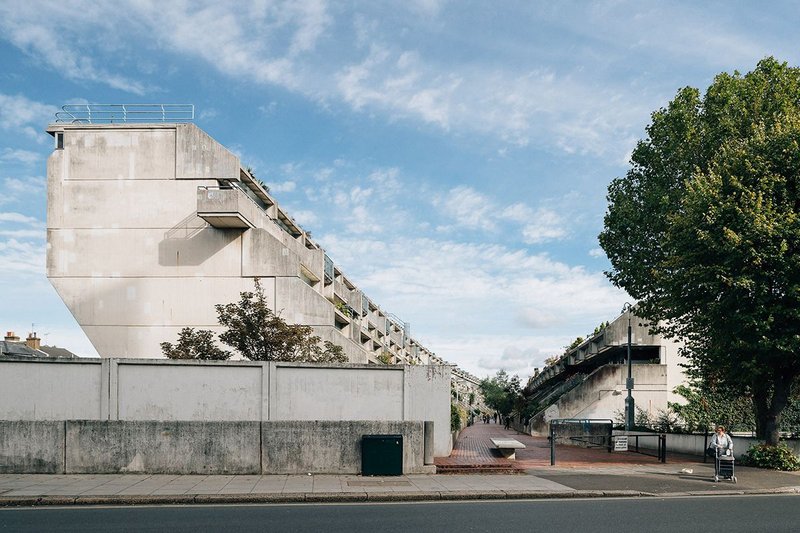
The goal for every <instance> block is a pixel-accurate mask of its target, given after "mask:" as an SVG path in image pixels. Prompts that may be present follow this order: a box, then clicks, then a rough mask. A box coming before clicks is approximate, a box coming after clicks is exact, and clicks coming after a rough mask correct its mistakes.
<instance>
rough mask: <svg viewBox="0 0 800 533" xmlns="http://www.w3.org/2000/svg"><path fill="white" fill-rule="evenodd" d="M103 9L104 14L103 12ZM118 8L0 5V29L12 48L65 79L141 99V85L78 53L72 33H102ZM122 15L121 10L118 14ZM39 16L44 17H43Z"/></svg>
mask: <svg viewBox="0 0 800 533" xmlns="http://www.w3.org/2000/svg"><path fill="white" fill-rule="evenodd" d="M106 9H107V10H106ZM115 11H119V10H118V8H116V7H113V6H107V7H106V8H105V9H104V7H103V6H101V5H99V4H94V3H89V2H86V3H83V4H82V5H80V6H72V5H65V4H62V3H60V2H39V3H36V4H25V3H17V2H13V3H0V29H1V30H2V33H3V35H4V36H5V38H6V39H8V40H9V41H10V42H11V43H12V44H14V45H15V46H17V47H18V48H20V49H21V50H23V51H25V52H27V53H28V54H30V55H32V56H34V57H36V58H37V59H39V60H40V61H42V62H43V63H45V64H47V65H48V66H49V67H50V68H52V69H53V70H55V71H57V72H58V73H60V74H61V75H62V76H64V77H65V78H67V79H71V80H86V81H92V82H96V83H102V84H105V85H108V86H109V87H112V88H115V89H120V90H123V91H127V92H131V93H134V94H138V95H142V94H144V93H145V87H144V85H143V84H141V83H139V82H137V81H134V80H132V79H130V78H127V77H126V76H122V75H119V74H115V73H113V72H110V71H107V70H105V69H103V68H100V67H97V66H96V64H95V61H94V59H93V58H92V57H91V54H90V53H84V52H81V51H80V50H79V49H78V48H79V43H80V41H81V40H82V39H80V38H79V37H80V36H79V35H78V36H76V38H75V39H74V40H73V39H70V38H69V37H71V36H75V34H76V32H80V31H81V30H82V29H85V28H87V27H92V28H93V31H95V32H102V30H103V29H106V28H108V25H109V24H111V25H112V26H113V25H114V20H115V19H117V20H118V17H120V15H121V13H115ZM122 11H125V10H122ZM42 13H47V16H46V17H43V16H42Z"/></svg>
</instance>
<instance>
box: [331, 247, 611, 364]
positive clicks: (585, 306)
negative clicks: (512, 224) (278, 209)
mask: <svg viewBox="0 0 800 533" xmlns="http://www.w3.org/2000/svg"><path fill="white" fill-rule="evenodd" d="M319 241H320V243H321V244H322V245H323V246H324V247H325V248H326V250H327V251H328V253H329V254H330V255H331V257H333V258H334V260H335V261H336V262H337V263H338V264H340V265H341V266H342V268H343V270H344V271H345V272H347V274H348V277H349V278H350V280H351V281H353V282H354V283H356V284H357V285H358V286H359V287H360V288H362V289H363V290H365V291H366V293H367V295H368V296H370V298H373V299H374V301H375V302H376V303H378V304H379V305H381V306H382V308H383V309H384V310H386V311H389V312H393V313H395V314H397V315H399V316H401V317H402V318H403V320H406V321H409V322H411V324H412V332H414V333H413V334H414V335H415V336H419V338H420V340H421V341H422V342H423V343H424V344H425V345H426V346H429V347H430V348H431V349H433V350H435V351H436V352H437V354H438V355H440V356H442V357H444V358H445V359H449V360H453V361H458V364H459V366H462V368H467V369H468V370H470V371H474V372H478V371H479V368H485V365H484V366H481V365H480V364H479V361H480V360H486V361H489V360H495V359H497V358H499V357H500V356H501V355H502V354H503V351H504V350H505V349H506V348H507V347H509V346H521V347H526V349H527V348H528V347H531V346H539V347H540V348H541V349H542V350H543V352H542V353H545V352H548V353H549V351H552V350H557V349H559V348H560V347H562V346H564V345H565V344H566V343H568V342H569V341H570V340H571V339H573V338H575V336H577V335H583V334H585V333H586V331H575V330H574V325H575V324H584V326H583V327H584V328H585V329H586V330H587V331H588V330H590V329H591V328H593V327H594V326H595V325H596V324H597V323H598V322H600V321H601V320H605V319H609V318H610V317H613V316H615V313H617V311H618V310H619V308H620V306H621V305H622V303H623V302H624V301H625V295H624V293H622V291H619V290H617V289H615V288H613V287H612V286H610V285H609V283H608V282H607V281H606V279H605V277H604V276H603V275H602V274H601V273H599V272H588V271H586V270H585V269H583V268H580V267H571V266H569V265H567V264H565V263H562V262H558V261H554V260H552V259H550V258H549V257H548V256H547V255H544V254H530V253H528V252H526V251H524V250H516V249H511V248H507V247H504V246H499V245H495V244H480V243H456V242H453V241H450V240H437V239H431V238H408V237H402V236H395V237H392V238H386V237H384V238H381V239H369V238H360V237H358V236H345V235H341V234H329V233H325V234H322V235H320V236H319ZM364 257H369V262H365V261H363V258H364ZM471 332H482V339H483V341H482V343H481V344H475V343H472V342H471V341H469V342H468V341H464V342H458V339H459V338H461V339H470V338H471ZM486 332H491V333H486ZM476 334H477V333H476ZM541 359H542V360H543V357H541ZM537 362H538V363H540V361H533V362H532V363H531V364H532V365H533V366H541V364H536V363H537Z"/></svg>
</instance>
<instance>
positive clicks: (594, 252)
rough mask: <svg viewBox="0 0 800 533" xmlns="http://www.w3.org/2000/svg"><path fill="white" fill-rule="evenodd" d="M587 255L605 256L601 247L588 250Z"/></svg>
mask: <svg viewBox="0 0 800 533" xmlns="http://www.w3.org/2000/svg"><path fill="white" fill-rule="evenodd" d="M589 256H591V257H605V256H606V253H605V252H604V251H603V249H602V248H592V249H591V250H589Z"/></svg>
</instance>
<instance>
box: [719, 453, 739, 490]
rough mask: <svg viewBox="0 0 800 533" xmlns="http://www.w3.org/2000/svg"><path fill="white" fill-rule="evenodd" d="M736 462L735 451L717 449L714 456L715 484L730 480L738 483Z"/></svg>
mask: <svg viewBox="0 0 800 533" xmlns="http://www.w3.org/2000/svg"><path fill="white" fill-rule="evenodd" d="M735 462H736V461H735V460H734V458H733V451H731V450H723V449H721V448H717V449H716V453H715V454H714V482H715V483H716V482H718V481H719V480H720V479H728V480H730V481H733V482H734V483H736V471H735V466H734V463H735Z"/></svg>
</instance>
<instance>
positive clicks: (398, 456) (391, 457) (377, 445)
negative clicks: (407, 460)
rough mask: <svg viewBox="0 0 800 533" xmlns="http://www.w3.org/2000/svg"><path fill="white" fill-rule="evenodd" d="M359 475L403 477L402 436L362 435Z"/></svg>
mask: <svg viewBox="0 0 800 533" xmlns="http://www.w3.org/2000/svg"><path fill="white" fill-rule="evenodd" d="M361 475H362V476H401V475H403V436H402V435H362V436H361Z"/></svg>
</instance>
